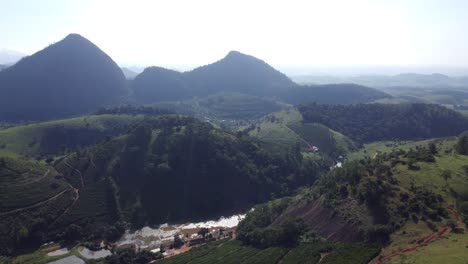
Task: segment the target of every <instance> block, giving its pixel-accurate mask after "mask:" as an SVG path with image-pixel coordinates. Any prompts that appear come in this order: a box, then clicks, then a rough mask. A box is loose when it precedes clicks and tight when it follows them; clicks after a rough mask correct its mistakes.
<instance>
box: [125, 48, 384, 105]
mask: <svg viewBox="0 0 468 264" xmlns="http://www.w3.org/2000/svg"><path fill="white" fill-rule="evenodd" d="M132 88H133V91H134V93H135V99H136V102H137V103H140V104H149V103H155V102H161V101H177V100H184V99H188V98H192V97H201V98H203V97H206V96H210V95H214V94H218V93H240V94H246V95H253V96H259V97H267V98H268V99H270V98H275V99H276V100H278V101H282V102H286V103H291V104H298V103H306V102H318V103H323V104H355V103H367V102H372V101H375V100H379V99H383V98H390V97H391V96H390V95H388V94H386V93H384V92H382V91H378V90H376V89H372V88H369V87H365V86H360V85H355V84H333V85H309V86H300V85H297V84H296V83H294V82H292V81H291V80H290V79H289V78H288V77H287V76H286V75H284V74H283V73H281V72H279V71H277V70H276V69H274V68H273V67H271V66H270V65H268V64H267V63H265V62H264V61H262V60H260V59H257V58H255V57H253V56H249V55H245V54H242V53H240V52H237V51H231V52H230V53H229V54H228V55H226V56H225V57H224V58H223V59H221V60H219V61H217V62H214V63H212V64H208V65H205V66H201V67H198V68H195V69H194V70H192V71H188V72H183V73H181V72H177V71H173V70H168V69H164V68H161V67H150V68H147V69H145V71H144V72H142V73H141V74H139V75H138V76H137V77H136V78H135V80H134V81H133V82H132Z"/></svg>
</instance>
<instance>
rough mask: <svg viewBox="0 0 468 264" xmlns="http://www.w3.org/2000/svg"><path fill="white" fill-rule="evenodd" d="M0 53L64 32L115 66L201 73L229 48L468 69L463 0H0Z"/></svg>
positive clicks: (288, 61)
mask: <svg viewBox="0 0 468 264" xmlns="http://www.w3.org/2000/svg"><path fill="white" fill-rule="evenodd" d="M0 7H1V8H0V32H1V34H0V49H2V48H3V49H10V50H16V51H20V52H23V53H26V54H32V53H34V52H36V51H38V50H40V49H43V48H44V47H46V46H48V45H49V44H51V43H53V42H57V41H59V40H61V39H63V38H64V37H65V36H66V35H67V34H68V33H78V34H81V35H82V36H84V37H86V38H88V39H89V40H91V41H92V42H93V43H95V44H96V45H97V46H99V47H100V48H101V49H102V50H104V51H105V52H106V53H107V54H109V55H110V56H111V57H112V58H113V59H114V60H115V61H116V62H117V63H119V64H120V65H141V66H145V65H160V66H164V65H204V64H208V63H211V62H214V61H216V60H219V59H220V58H222V57H224V56H225V55H226V54H227V53H228V52H229V51H230V50H237V51H240V52H242V53H246V54H250V55H253V56H255V57H258V58H261V59H263V60H265V61H266V62H268V63H269V64H271V65H274V66H281V67H285V68H287V67H291V68H292V67H302V66H313V67H322V66H323V67H332V66H339V67H348V66H363V65H377V66H383V67H384V66H396V65H399V66H410V67H411V66H423V67H429V66H441V67H449V66H450V67H455V68H458V67H468V34H466V32H467V30H468V15H467V12H468V1H465V0H322V1H315V0H304V1H301V0H297V1H296V0H288V1H286V0H284V1H275V0H269V1H261V0H247V1H246V0H235V1H224V0H197V1H194V0H186V1H182V0H167V1H158V0H132V1H123V0H122V1H121V0H67V1H63V0H41V1H36V0H14V1H13V0H0Z"/></svg>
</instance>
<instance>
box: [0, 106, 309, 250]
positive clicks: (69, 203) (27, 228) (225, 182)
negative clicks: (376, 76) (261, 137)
mask: <svg viewBox="0 0 468 264" xmlns="http://www.w3.org/2000/svg"><path fill="white" fill-rule="evenodd" d="M85 120H88V121H89V122H93V123H91V124H93V127H99V126H98V125H97V124H100V125H103V126H104V124H106V125H107V126H104V128H107V129H108V130H105V129H104V131H107V132H109V131H112V130H110V128H111V127H112V126H110V124H114V123H119V124H120V126H121V127H122V128H125V129H126V130H127V132H125V133H123V134H121V135H120V136H116V137H114V138H108V139H107V140H103V141H101V142H100V143H98V144H95V145H91V146H89V147H82V148H78V149H77V151H74V152H69V153H66V154H65V155H64V156H62V157H58V158H56V160H55V161H54V162H50V163H49V165H47V164H45V163H39V162H32V161H31V162H30V161H24V162H23V163H20V161H22V159H21V158H14V157H15V155H10V156H13V157H12V158H5V160H6V163H5V162H4V164H7V168H5V171H6V173H4V175H2V179H1V180H2V187H1V188H2V190H3V192H2V194H4V195H5V197H3V198H4V199H3V198H2V203H4V204H2V205H1V206H3V207H5V210H7V209H8V210H9V211H13V212H16V211H18V212H21V213H22V214H25V216H24V220H23V218H21V217H19V216H18V215H17V214H16V213H14V214H13V213H12V218H11V219H9V220H8V221H14V219H16V220H17V224H18V228H20V229H18V230H21V232H20V233H18V232H19V231H18V232H17V231H14V232H13V233H9V231H8V228H7V226H3V227H2V230H0V232H3V234H5V236H2V238H3V240H2V243H3V244H4V245H5V247H4V250H3V251H2V253H11V250H14V249H16V248H17V247H18V246H24V245H25V244H28V243H29V244H35V243H41V242H43V241H45V240H51V239H53V240H61V239H63V240H66V241H73V240H76V239H79V240H82V239H86V240H92V239H94V238H99V237H104V238H107V239H110V240H112V239H116V238H117V237H118V235H119V234H120V233H121V232H122V231H123V229H122V225H121V223H122V221H124V222H127V223H130V224H131V225H132V226H134V227H139V226H142V225H145V224H159V223H163V222H167V221H171V222H174V221H184V220H189V219H201V218H207V217H211V216H217V215H220V214H223V213H230V212H235V211H238V210H246V209H247V208H250V207H251V206H252V205H253V204H255V203H258V202H261V201H265V200H268V199H269V198H270V197H271V195H278V196H283V195H286V194H290V193H292V191H293V190H294V189H296V188H297V187H299V186H303V185H307V184H311V183H312V182H313V181H314V180H315V178H316V176H317V174H318V169H317V168H315V167H304V166H302V156H301V155H300V153H299V152H298V151H297V150H294V149H291V150H289V154H287V157H288V158H287V159H284V156H281V157H280V156H277V155H275V154H273V153H269V152H268V151H266V150H265V149H264V148H263V146H262V145H263V144H262V143H261V142H255V141H253V140H250V139H248V138H246V137H243V136H241V135H234V134H230V133H228V132H225V131H222V130H220V129H217V128H214V127H213V126H212V125H210V124H208V123H205V122H201V121H198V120H197V119H193V118H188V117H180V116H160V117H146V118H145V119H141V118H139V117H138V116H137V117H129V116H125V115H122V116H112V115H103V116H91V117H86V119H85V118H82V119H70V120H65V121H60V122H59V121H57V123H60V124H61V126H64V125H65V126H66V127H67V129H71V127H74V129H82V127H86V126H85V125H83V124H85V123H86V122H85ZM135 120H139V122H138V123H133V121H135ZM106 122H108V123H106ZM51 125H52V127H55V125H56V124H54V123H53V122H47V123H43V124H37V125H33V127H34V128H35V130H32V131H35V132H36V133H39V132H41V131H45V129H44V127H51ZM129 127H130V128H129ZM12 129H13V128H12ZM15 129H18V130H19V131H29V128H28V126H25V127H18V128H15ZM30 133H32V132H30ZM9 134H12V133H11V131H10V133H9ZM45 134H47V133H44V135H45ZM18 135H19V133H18ZM20 141H21V138H20V137H17V142H20ZM22 147H24V145H21V144H19V143H18V144H17V149H14V148H13V145H12V149H11V150H12V151H13V150H18V151H19V153H20V154H24V153H22V152H21V151H24V150H23V149H22ZM28 151H31V152H32V151H36V153H37V152H39V151H41V148H38V149H32V150H29V149H26V152H28ZM16 156H20V155H16ZM13 162H16V163H15V164H16V165H9V164H10V163H13ZM33 165H34V166H37V168H35V169H30V167H33ZM10 167H18V169H15V170H10V169H9V168H10ZM10 171H11V172H10ZM25 177H29V178H28V180H29V181H28V183H27V184H29V185H28V186H27V188H26V187H25V186H22V187H18V186H19V184H20V183H22V182H26V179H25ZM36 179H41V180H42V181H43V182H42V181H39V180H36ZM33 182H35V183H36V182H37V184H38V185H37V186H40V187H41V188H35V187H37V186H36V184H33ZM25 184H26V183H25ZM42 186H43V187H42ZM18 188H25V189H24V190H25V191H24V192H23V193H22V196H21V199H14V197H17V196H15V195H13V193H14V192H17V191H18ZM62 197H64V200H62ZM59 198H60V199H59ZM65 198H66V199H65ZM48 199H50V200H48ZM42 201H47V203H44V204H42V203H41V202H42ZM34 202H36V203H40V204H39V205H40V206H39V207H33V208H29V207H28V206H30V205H31V204H34ZM3 207H2V208H3ZM36 209H37V210H36ZM39 209H40V210H39ZM32 215H34V217H35V218H36V219H40V220H38V221H34V220H33V219H31V217H32ZM6 223H7V222H6ZM8 223H10V222H8ZM37 230H40V231H41V232H42V233H40V235H38V236H36V235H35V232H36V231H37ZM18 234H22V235H21V237H16V238H14V237H13V235H18Z"/></svg>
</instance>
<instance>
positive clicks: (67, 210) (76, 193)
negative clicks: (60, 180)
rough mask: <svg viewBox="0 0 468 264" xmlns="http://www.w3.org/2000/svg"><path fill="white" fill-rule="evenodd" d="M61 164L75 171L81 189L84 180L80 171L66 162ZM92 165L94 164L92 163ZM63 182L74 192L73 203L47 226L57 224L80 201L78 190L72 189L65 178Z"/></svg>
mask: <svg viewBox="0 0 468 264" xmlns="http://www.w3.org/2000/svg"><path fill="white" fill-rule="evenodd" d="M63 163H64V164H65V165H66V166H67V167H69V168H70V169H72V171H77V172H78V174H80V179H81V187H83V186H84V180H83V174H81V171H80V170H78V169H76V168H74V167H72V166H71V165H70V164H68V163H67V161H66V160H64V161H63ZM93 163H94V162H93ZM64 178H65V180H66V181H67V184H68V186H70V188H72V189H73V191H74V192H75V198H74V199H73V202H72V203H71V204H70V205H69V206H68V207H67V209H65V211H63V213H61V214H60V215H59V216H58V217H57V218H55V220H54V221H53V222H52V223H51V224H50V225H49V226H52V225H54V224H55V223H57V221H58V220H59V219H60V218H62V217H63V216H64V215H65V214H67V213H68V212H69V211H70V209H71V208H72V207H73V206H74V205H75V203H76V202H77V201H78V200H79V199H80V189H77V188H75V187H73V185H71V183H70V182H68V180H67V179H66V177H64Z"/></svg>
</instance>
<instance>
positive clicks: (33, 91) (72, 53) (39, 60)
mask: <svg viewBox="0 0 468 264" xmlns="http://www.w3.org/2000/svg"><path fill="white" fill-rule="evenodd" d="M125 85H126V83H125V76H124V75H123V73H122V71H121V70H120V68H119V67H118V66H117V64H116V63H115V62H114V61H113V60H112V59H111V58H110V57H109V56H107V54H105V53H104V52H103V51H101V50H100V49H99V48H98V47H97V46H95V45H94V44H93V43H91V42H90V41H89V40H87V39H85V38H83V37H82V36H80V35H77V34H70V35H68V36H67V37H66V38H65V39H63V40H61V41H59V42H57V43H55V44H52V45H50V46H49V47H47V48H45V49H43V50H41V51H39V52H37V53H35V54H33V55H31V56H28V57H25V58H23V59H22V60H20V61H19V62H18V63H16V64H15V65H13V66H11V67H9V68H7V69H5V70H3V71H1V72H0V119H3V120H7V121H17V120H41V119H51V118H58V117H65V116H72V115H79V114H83V113H86V112H90V111H95V110H96V109H97V108H98V107H100V106H103V105H109V104H112V103H116V102H117V101H118V100H119V97H122V96H125V95H126V90H125Z"/></svg>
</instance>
